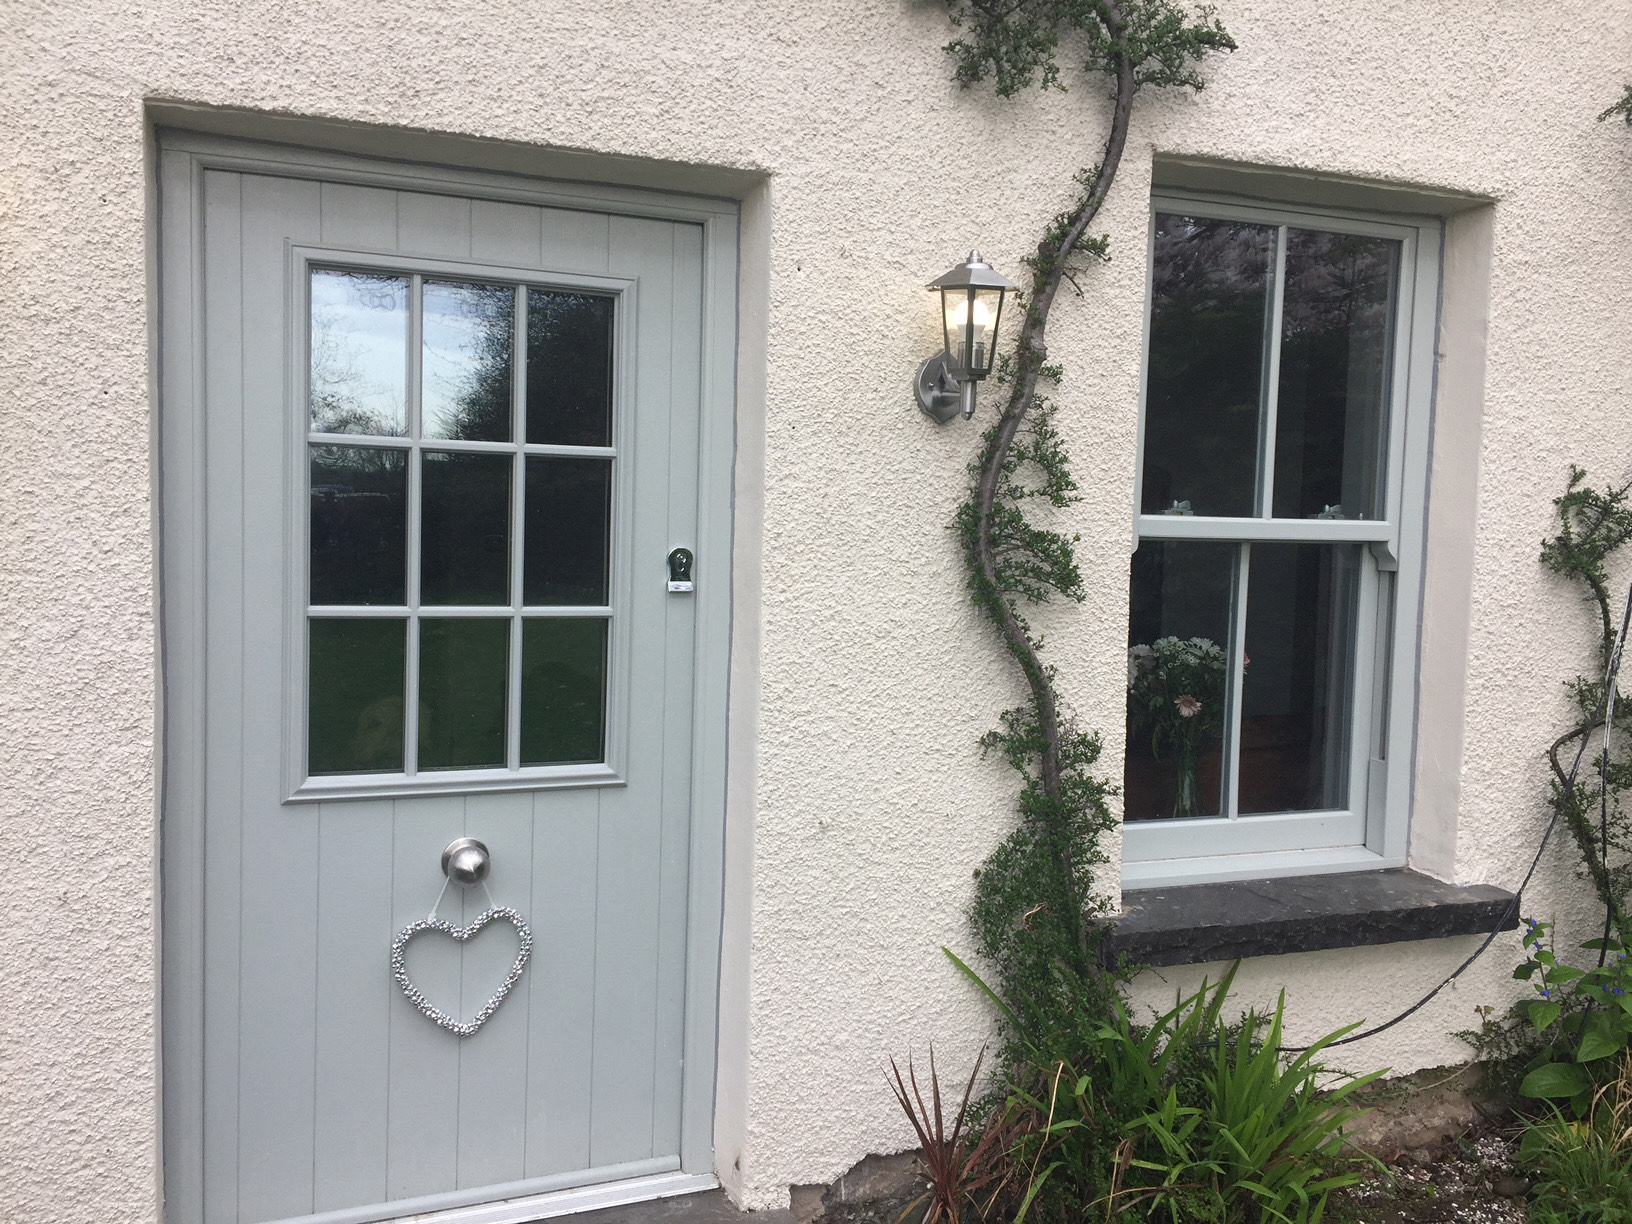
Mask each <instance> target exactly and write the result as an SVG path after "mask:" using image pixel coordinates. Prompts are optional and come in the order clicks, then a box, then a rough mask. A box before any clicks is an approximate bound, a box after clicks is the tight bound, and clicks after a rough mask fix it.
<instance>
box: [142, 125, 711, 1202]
mask: <svg viewBox="0 0 1632 1224" xmlns="http://www.w3.org/2000/svg"><path fill="white" fill-rule="evenodd" d="M209 148H210V146H209V145H208V144H207V143H206V144H204V145H203V146H202V148H201V147H199V146H189V145H188V144H187V143H186V141H184V140H183V141H180V142H177V141H171V142H169V144H168V147H167V148H166V149H165V151H164V153H163V154H162V159H163V161H162V167H161V174H162V180H161V190H162V192H163V205H164V210H163V231H162V236H161V242H162V244H163V251H162V265H163V275H164V286H163V308H164V328H165V330H164V344H165V346H166V349H165V355H164V356H165V365H164V379H165V387H164V396H165V408H164V415H163V420H162V430H163V459H164V472H163V481H162V514H163V518H164V524H165V527H164V531H165V536H164V546H165V553H166V556H165V584H166V585H165V597H166V616H165V633H166V670H167V685H168V695H167V720H166V740H167V742H166V766H167V771H168V777H167V795H166V805H165V813H164V821H165V843H166V844H165V869H166V875H165V882H164V887H165V894H166V896H165V901H166V909H165V916H166V931H165V956H166V966H165V967H166V997H165V1016H164V1023H165V1037H166V1061H167V1072H166V1074H167V1080H166V1143H167V1154H166V1161H167V1171H166V1176H167V1183H166V1189H167V1209H168V1211H169V1213H170V1214H169V1216H168V1218H169V1219H171V1220H172V1221H177V1222H186V1221H200V1222H205V1224H217V1222H221V1221H266V1220H281V1219H290V1218H304V1217H316V1218H318V1219H322V1220H330V1221H335V1222H336V1224H338V1222H339V1221H354V1220H355V1221H363V1220H374V1219H384V1218H390V1217H394V1216H399V1215H405V1214H408V1213H410V1212H415V1211H426V1210H435V1209H439V1208H446V1207H452V1206H457V1205H459V1204H464V1203H474V1202H484V1201H489V1200H495V1199H504V1198H514V1197H517V1196H524V1195H536V1194H539V1193H542V1192H548V1191H551V1190H557V1189H562V1188H567V1187H575V1186H582V1185H585V1184H591V1183H603V1182H609V1181H617V1180H620V1179H637V1178H647V1179H652V1178H656V1179H658V1180H659V1181H661V1179H662V1178H663V1177H664V1176H666V1175H668V1176H675V1177H684V1176H686V1175H706V1174H707V1173H709V1172H710V1167H709V1164H710V1161H709V1155H708V1137H709V1136H708V1129H709V1107H708V1100H709V1096H710V1094H711V1091H712V1053H713V1051H712V1041H713V1010H712V1009H713V995H714V975H715V972H716V966H715V963H714V956H715V953H714V946H715V944H714V941H715V939H716V937H717V910H718V906H719V895H718V890H719V879H718V871H717V867H715V866H714V865H713V864H714V862H715V860H716V859H717V857H718V853H719V846H718V835H719V827H720V826H719V815H718V811H717V804H718V802H719V798H720V796H719V785H718V783H719V778H718V775H719V773H720V767H721V762H720V761H719V760H718V759H717V758H718V756H719V752H718V746H719V744H720V742H721V738H720V734H721V732H722V731H723V728H721V727H717V726H715V725H714V724H715V723H718V722H719V721H720V720H721V710H720V702H719V700H718V699H717V698H716V696H715V689H716V688H717V687H718V685H719V683H722V682H723V677H722V676H721V673H722V672H723V663H724V659H723V641H724V632H725V615H726V606H727V605H726V603H725V601H724V599H723V594H724V591H723V587H724V583H725V573H726V567H725V562H724V553H723V549H720V543H721V539H722V536H721V532H722V531H723V525H724V515H723V513H722V512H721V510H720V507H721V501H722V497H723V490H721V489H719V488H717V487H715V486H716V484H717V481H714V480H712V479H710V478H709V477H710V475H711V464H712V465H713V469H716V470H717V468H718V455H717V452H718V450H719V438H718V437H717V436H705V435H707V434H708V432H709V430H710V429H712V428H713V426H710V425H709V423H708V421H707V411H706V408H707V405H705V400H707V399H708V398H709V397H710V396H711V395H714V394H715V391H717V388H715V389H714V390H711V389H710V388H711V386H712V385H713V384H712V383H711V375H710V372H709V370H708V368H707V366H708V362H709V354H710V352H711V348H710V346H711V345H713V346H717V345H718V344H719V342H720V340H721V339H722V338H721V337H718V336H712V335H710V334H709V331H710V328H711V327H712V326H714V325H715V322H716V321H717V320H719V319H720V318H721V317H722V315H721V312H720V308H721V303H719V302H717V301H713V300H711V298H710V295H711V294H712V293H713V292H715V290H712V289H711V290H709V291H707V292H705V283H712V282H709V275H708V274H709V269H710V268H711V266H717V261H718V260H719V259H720V258H722V257H723V256H722V254H721V252H720V251H719V250H718V249H717V248H718V246H719V245H720V243H721V242H722V240H723V239H724V237H726V236H727V235H728V231H727V230H725V229H723V228H722V227H721V226H720V225H719V224H718V222H719V221H720V220H721V218H722V217H726V214H725V213H724V212H723V211H718V210H716V211H715V212H710V210H709V209H707V208H704V209H702V210H700V211H696V212H694V213H691V214H688V213H687V212H686V210H685V209H682V208H676V209H675V210H673V211H674V212H675V213H676V214H678V215H670V216H665V215H662V210H661V209H657V208H647V209H645V211H646V212H647V215H629V214H628V213H620V212H618V211H616V209H615V205H610V206H607V207H605V208H601V209H595V208H592V207H588V206H580V207H563V206H561V203H559V202H557V201H555V200H553V199H552V198H550V197H549V196H547V195H544V196H542V197H541V198H538V199H530V198H529V197H528V194H527V192H526V190H525V185H523V186H521V187H514V188H512V187H509V186H507V185H505V184H499V183H494V182H489V181H486V180H484V181H482V182H481V183H477V184H475V185H468V184H467V185H464V186H462V185H461V182H460V181H459V180H457V179H455V178H453V177H452V176H438V175H434V174H431V173H430V172H409V171H403V172H402V173H400V174H397V175H395V176H392V175H391V174H388V173H386V172H384V171H381V172H380V173H378V174H372V173H369V172H367V171H366V169H365V170H356V169H355V168H353V169H351V170H350V171H349V172H348V173H346V174H344V175H339V174H330V175H325V174H324V173H323V172H322V171H323V166H322V165H318V166H316V167H315V168H314V167H297V166H294V165H291V166H289V167H284V166H282V165H281V164H280V163H279V158H278V156H271V157H262V158H260V159H258V160H257V159H256V158H252V157H244V156H212V155H210V152H209ZM416 174H417V177H416ZM585 203H586V205H587V204H592V203H593V201H586V202H585ZM726 219H728V217H726ZM711 260H712V261H716V262H715V264H713V265H711ZM724 317H728V316H724ZM716 398H717V397H716ZM715 432H716V433H717V430H716V431H715ZM677 547H684V548H687V549H690V550H693V551H695V552H696V553H697V554H698V557H699V563H698V565H697V567H696V574H695V577H696V579H697V585H696V588H695V589H693V590H692V591H689V592H688V591H671V590H670V588H669V584H668V581H667V579H668V572H667V558H668V555H669V553H670V552H671V550H672V549H674V548H677ZM711 548H712V549H715V550H718V551H714V552H712V553H711ZM711 561H712V562H713V563H714V566H713V567H712V568H711V566H710V562H711ZM711 582H712V583H714V584H716V586H717V587H718V588H719V589H717V590H710V583H711ZM458 837H474V838H477V839H479V840H480V841H482V842H484V843H485V844H486V846H487V847H488V848H489V850H490V852H491V858H492V871H491V876H490V878H489V879H488V881H487V882H486V886H485V888H484V887H475V888H470V889H460V888H458V887H450V888H449V889H448V891H447V894H446V895H445V896H442V898H441V901H440V905H439V909H438V913H439V915H440V916H441V917H444V918H450V919H453V920H454V921H455V922H460V923H463V922H468V921H469V920H470V919H472V918H474V917H475V916H476V915H477V914H478V913H480V912H481V911H482V910H484V909H486V908H487V907H488V906H489V904H490V902H496V903H497V904H498V905H501V906H510V907H513V908H515V909H516V910H518V911H519V912H520V913H521V915H523V917H524V918H525V919H526V920H527V921H528V923H529V924H530V926H531V931H532V935H533V950H532V957H531V962H530V964H529V965H528V966H527V968H526V970H525V973H524V975H523V976H522V978H521V980H520V983H519V984H518V985H517V986H516V988H515V989H514V990H513V992H512V993H511V994H510V995H509V996H508V997H507V998H506V999H505V1000H504V1002H503V1003H502V1005H501V1006H500V1007H499V1008H498V1010H497V1011H496V1012H495V1013H494V1014H493V1016H492V1017H491V1019H489V1020H488V1021H487V1022H486V1024H485V1025H484V1026H483V1027H482V1028H481V1029H480V1030H479V1031H477V1032H476V1033H474V1034H472V1035H470V1036H467V1037H459V1036H456V1035H455V1034H453V1033H450V1032H448V1031H445V1030H444V1029H442V1028H439V1027H437V1026H436V1025H435V1024H433V1023H432V1022H431V1021H430V1020H428V1019H426V1018H425V1017H424V1016H423V1015H421V1014H420V1012H419V1011H417V1010H416V1009H415V1007H414V1006H413V1005H412V1004H411V1003H410V1001H409V1000H408V999H407V998H406V997H405V996H404V994H403V992H402V991H401V990H399V988H398V985H397V984H396V983H394V982H393V981H392V978H391V974H390V969H389V960H390V955H391V945H392V939H393V936H394V934H395V933H396V932H397V931H398V930H400V929H401V928H403V927H404V926H406V925H407V924H409V923H411V922H413V921H415V920H417V919H421V918H424V917H426V916H427V914H428V913H429V912H430V911H431V909H432V906H433V904H436V903H437V902H438V897H439V895H440V893H441V889H442V887H443V884H444V879H443V875H442V872H441V867H440V856H441V852H442V850H443V848H444V847H445V846H446V845H447V844H448V843H449V842H450V841H451V840H453V839H455V838H458ZM516 953H517V938H516V935H515V934H514V932H513V931H512V930H511V929H510V928H508V927H506V926H505V925H504V924H494V925H493V926H491V927H489V928H487V929H486V930H485V931H483V932H482V933H481V934H480V935H479V936H477V937H475V938H473V939H472V940H471V941H470V942H468V943H466V944H462V945H461V944H456V943H454V942H453V941H452V940H450V939H447V938H445V937H443V936H440V935H426V936H421V937H420V938H418V939H417V940H416V941H415V942H414V943H413V944H412V945H411V946H410V947H409V950H408V957H407V963H408V969H409V972H410V974H411V976H412V978H413V981H414V983H415V984H416V985H417V986H419V987H420V988H421V989H422V990H423V991H424V993H425V994H426V995H427V996H428V997H429V998H430V1000H431V1001H432V1002H433V1003H435V1004H436V1005H437V1006H439V1007H441V1008H443V1009H444V1010H446V1011H447V1012H448V1013H450V1014H452V1015H453V1016H454V1017H455V1018H456V1019H460V1020H464V1019H468V1018H469V1017H471V1016H472V1015H474V1014H475V1013H476V1012H477V1011H478V1010H479V1009H480V1008H481V1006H482V1003H483V1001H484V1000H485V999H487V998H488V996H489V995H490V994H492V992H493V991H494V990H495V989H496V988H497V987H498V985H499V983H500V981H501V980H502V979H503V977H504V975H505V972H506V969H507V968H508V966H509V965H510V963H511V961H512V960H513V958H514V957H515V956H516Z"/></svg>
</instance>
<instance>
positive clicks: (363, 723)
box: [306, 617, 407, 776]
mask: <svg viewBox="0 0 1632 1224" xmlns="http://www.w3.org/2000/svg"><path fill="white" fill-rule="evenodd" d="M406 625H407V621H404V620H400V619H395V618H393V619H389V620H361V619H358V620H350V619H347V620H340V619H331V618H327V617H315V618H313V619H312V621H311V623H310V638H309V645H308V652H307V672H308V677H307V690H306V691H307V701H308V708H307V719H306V725H307V762H308V770H309V772H310V773H311V774H313V775H314V776H315V775H317V774H338V773H381V772H385V773H399V772H401V770H402V767H403V764H402V753H403V733H402V694H403V674H404V673H403V661H404V650H405V643H406V640H407V634H406V632H405V626H406Z"/></svg>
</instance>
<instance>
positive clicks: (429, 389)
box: [420, 280, 516, 442]
mask: <svg viewBox="0 0 1632 1224" xmlns="http://www.w3.org/2000/svg"><path fill="white" fill-rule="evenodd" d="M424 298H425V301H424V345H423V348H422V353H423V357H422V364H421V382H420V386H421V389H422V390H421V394H422V400H421V404H422V407H423V411H424V414H425V427H424V434H425V436H426V437H427V438H460V439H463V440H465V441H467V442H508V441H509V440H510V406H511V400H512V396H511V378H510V368H511V365H510V360H511V358H510V354H511V349H512V346H513V342H512V339H511V333H512V329H513V327H514V323H515V315H516V291H515V290H514V289H512V288H511V287H509V286H508V285H467V284H460V283H457V282H449V281H430V280H428V281H426V282H425V285H424Z"/></svg>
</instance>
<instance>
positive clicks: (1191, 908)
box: [1100, 868, 1519, 965]
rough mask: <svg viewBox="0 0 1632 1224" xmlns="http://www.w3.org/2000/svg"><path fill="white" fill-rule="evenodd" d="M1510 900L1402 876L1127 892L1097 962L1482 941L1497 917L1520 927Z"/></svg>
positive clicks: (1178, 961)
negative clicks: (1464, 939) (1473, 937)
mask: <svg viewBox="0 0 1632 1224" xmlns="http://www.w3.org/2000/svg"><path fill="white" fill-rule="evenodd" d="M1513 899H1514V896H1513V894H1512V893H1510V892H1507V891H1506V890H1505V889H1501V888H1496V887H1494V886H1492V885H1489V884H1477V885H1473V886H1471V887H1466V888H1464V887H1460V886H1458V885H1455V884H1445V883H1442V882H1441V881H1439V880H1435V879H1432V878H1430V877H1429V876H1425V875H1421V874H1419V873H1417V872H1415V871H1410V870H1406V869H1403V868H1400V869H1395V870H1392V871H1361V872H1352V873H1341V874H1333V875H1314V876H1284V877H1280V878H1276V879H1267V880H1234V881H1230V882H1228V883H1223V884H1188V885H1185V886H1183V887H1174V888H1138V889H1129V890H1128V891H1126V892H1124V893H1123V894H1122V908H1123V913H1122V916H1121V917H1119V918H1117V919H1116V920H1115V925H1114V927H1113V928H1112V931H1111V934H1110V935H1109V936H1107V937H1106V939H1105V941H1104V942H1103V943H1102V944H1101V945H1100V946H1101V949H1102V953H1101V954H1102V955H1104V956H1106V957H1108V958H1114V957H1116V956H1118V955H1126V956H1127V958H1128V959H1129V960H1130V961H1132V962H1134V963H1135V964H1143V965H1194V964H1200V963H1202V962H1205V961H1227V960H1236V959H1238V958H1244V957H1249V956H1275V955H1279V954H1281V953H1286V952H1317V951H1321V950H1323V949H1328V948H1357V947H1363V946H1366V945H1368V944H1387V943H1401V942H1404V941H1406V940H1415V939H1444V938H1446V937H1449V936H1453V935H1485V934H1488V933H1489V932H1490V930H1491V928H1492V927H1494V926H1495V925H1496V924H1497V922H1498V921H1501V920H1502V919H1503V916H1504V915H1505V916H1506V921H1505V922H1503V923H1502V929H1503V930H1512V929H1513V928H1515V927H1517V926H1518V925H1519V917H1518V906H1516V905H1513V906H1512V907H1511V910H1510V909H1509V906H1510V903H1511V902H1512V901H1513Z"/></svg>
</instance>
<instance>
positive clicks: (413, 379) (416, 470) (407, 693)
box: [402, 275, 423, 778]
mask: <svg viewBox="0 0 1632 1224" xmlns="http://www.w3.org/2000/svg"><path fill="white" fill-rule="evenodd" d="M422 289H423V286H422V283H421V278H420V277H418V276H417V275H416V276H414V277H413V278H412V280H411V281H410V282H409V287H408V437H409V438H410V439H411V440H412V449H410V450H409V452H408V529H407V530H408V538H407V540H406V541H404V543H405V546H406V548H407V566H406V571H405V574H404V578H405V581H406V583H407V586H408V589H407V591H405V592H404V594H405V595H406V596H407V600H408V645H407V649H406V650H405V651H404V653H403V658H404V670H405V671H406V673H407V675H406V676H404V678H403V694H402V735H403V741H404V743H403V756H402V763H403V772H404V773H405V774H406V775H407V776H408V777H410V778H411V777H413V776H414V775H415V774H416V773H418V772H419V572H420V563H419V562H420V557H419V531H420V503H421V500H422V499H421V497H420V488H419V485H420V471H421V468H422V467H423V464H422V463H421V461H420V459H421V452H420V449H419V441H420V435H419V424H420V422H419V407H420V404H419V401H420V395H419V378H420V364H421V363H420V352H419V346H420V330H421V324H420V304H421V298H422Z"/></svg>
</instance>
